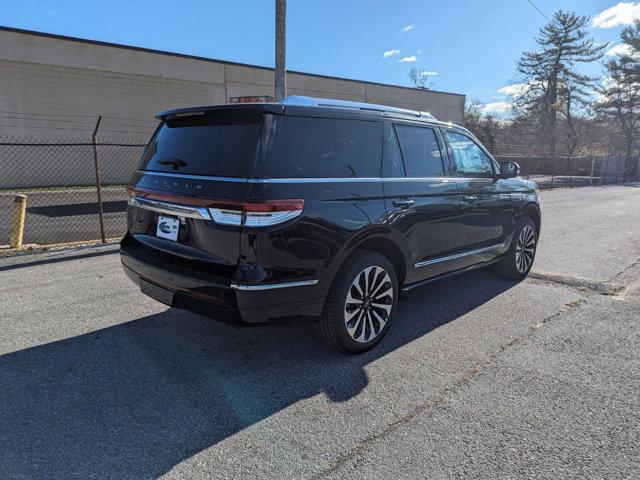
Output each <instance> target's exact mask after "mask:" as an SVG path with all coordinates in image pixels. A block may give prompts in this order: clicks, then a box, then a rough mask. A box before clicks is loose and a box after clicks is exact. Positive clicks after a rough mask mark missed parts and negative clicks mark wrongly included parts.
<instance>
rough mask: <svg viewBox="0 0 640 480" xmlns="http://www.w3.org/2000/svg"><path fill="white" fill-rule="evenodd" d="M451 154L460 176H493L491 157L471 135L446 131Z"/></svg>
mask: <svg viewBox="0 0 640 480" xmlns="http://www.w3.org/2000/svg"><path fill="white" fill-rule="evenodd" d="M446 135H447V140H448V141H449V146H450V147H451V155H452V157H453V162H454V165H455V168H456V171H457V172H458V175H459V176H462V177H476V178H493V168H492V166H491V159H490V158H489V157H488V156H487V155H486V154H485V153H484V152H483V151H482V150H481V149H480V147H478V145H476V144H475V142H474V141H473V140H471V139H470V138H469V137H467V136H465V135H462V134H460V133H455V132H446Z"/></svg>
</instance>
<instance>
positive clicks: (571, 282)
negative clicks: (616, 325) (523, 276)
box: [528, 270, 626, 295]
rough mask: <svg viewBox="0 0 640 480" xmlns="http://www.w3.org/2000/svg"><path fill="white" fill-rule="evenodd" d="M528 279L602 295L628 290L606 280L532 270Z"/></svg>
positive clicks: (623, 286)
mask: <svg viewBox="0 0 640 480" xmlns="http://www.w3.org/2000/svg"><path fill="white" fill-rule="evenodd" d="M528 278H533V279H536V280H543V281H545V282H549V283H556V284H558V285H566V286H568V287H573V288H577V289H579V290H590V291H592V292H595V293H599V294H600V295H617V294H618V293H620V292H622V291H623V290H624V289H625V288H626V286H625V285H619V284H617V283H612V282H609V281H606V280H604V281H598V280H589V279H587V278H580V277H572V276H569V275H561V274H559V273H553V272H543V271H540V270H532V271H531V272H529V275H528Z"/></svg>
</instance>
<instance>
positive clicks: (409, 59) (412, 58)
mask: <svg viewBox="0 0 640 480" xmlns="http://www.w3.org/2000/svg"><path fill="white" fill-rule="evenodd" d="M398 61H399V62H404V63H412V62H417V61H418V59H417V58H416V56H415V55H411V56H410V57H402V58H401V59H400V60H398Z"/></svg>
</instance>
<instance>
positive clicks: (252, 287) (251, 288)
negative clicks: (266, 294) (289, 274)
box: [231, 280, 318, 292]
mask: <svg viewBox="0 0 640 480" xmlns="http://www.w3.org/2000/svg"><path fill="white" fill-rule="evenodd" d="M316 283H318V280H301V281H299V282H285V283H267V284H264V285H243V284H240V283H232V284H231V288H233V289H235V290H243V291H245V292H253V291H258V290H274V289H276V288H290V287H304V286H307V285H315V284H316Z"/></svg>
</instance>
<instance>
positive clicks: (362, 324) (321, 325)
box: [316, 250, 398, 353]
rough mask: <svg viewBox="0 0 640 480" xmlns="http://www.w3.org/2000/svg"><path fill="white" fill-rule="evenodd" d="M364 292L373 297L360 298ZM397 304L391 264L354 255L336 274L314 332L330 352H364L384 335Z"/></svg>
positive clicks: (362, 252) (366, 255)
mask: <svg viewBox="0 0 640 480" xmlns="http://www.w3.org/2000/svg"><path fill="white" fill-rule="evenodd" d="M371 282H372V283H371ZM371 285H372V286H373V287H371ZM367 290H373V295H371V294H370V295H366V294H365V296H364V298H363V297H362V296H361V295H360V292H362V291H364V292H366V291H367ZM376 300H377V301H376ZM397 304H398V277H397V274H396V271H395V269H394V268H393V265H392V264H391V262H390V261H389V260H388V259H387V258H386V257H384V256H383V255H381V254H379V253H377V252H373V251H370V250H360V251H356V252H355V253H354V254H352V255H351V256H350V257H349V258H347V260H346V261H345V263H344V264H343V265H342V267H341V268H340V270H339V271H338V274H337V275H336V278H335V280H334V282H333V285H332V286H331V290H330V291H329V295H328V296H327V300H326V302H325V306H324V311H323V313H322V316H321V317H320V318H319V319H318V321H317V323H316V331H317V333H318V335H319V336H320V338H321V339H322V341H323V342H324V343H325V344H326V345H327V346H328V347H330V348H332V349H335V350H340V351H343V352H349V353H361V352H365V351H367V350H369V349H371V348H373V347H374V346H375V345H376V344H378V342H380V340H382V338H383V337H384V336H385V335H386V333H387V331H388V330H389V325H390V324H391V321H392V319H393V316H394V313H395V311H396V307H397Z"/></svg>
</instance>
